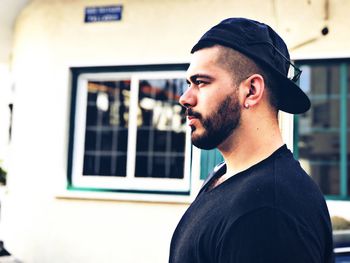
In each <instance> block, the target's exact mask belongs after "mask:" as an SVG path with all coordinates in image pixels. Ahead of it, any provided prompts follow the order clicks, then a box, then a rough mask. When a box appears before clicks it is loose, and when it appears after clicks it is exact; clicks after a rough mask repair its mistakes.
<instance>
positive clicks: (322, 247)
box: [169, 145, 333, 263]
mask: <svg viewBox="0 0 350 263" xmlns="http://www.w3.org/2000/svg"><path fill="white" fill-rule="evenodd" d="M225 171H226V166H225V165H222V166H221V168H220V169H219V170H218V171H216V172H214V176H213V177H212V179H211V180H210V181H209V182H207V183H206V184H205V185H204V186H203V188H202V189H201V191H200V193H199V194H198V196H197V198H196V199H195V201H194V202H193V203H192V204H191V206H190V207H189V208H188V210H187V211H186V213H185V214H184V215H183V217H182V219H181V220H180V222H179V224H178V226H177V228H176V230H175V232H174V235H173V238H172V241H171V247H170V258H169V262H170V263H272V262H273V263H277V262H278V263H325V262H327V263H329V262H333V259H332V258H333V257H332V254H333V253H332V251H333V244H332V227H331V223H330V218H329V213H328V209H327V206H326V203H325V200H324V198H323V195H322V194H321V192H320V190H319V188H318V187H317V185H316V184H315V183H314V182H313V181H312V179H311V178H310V177H309V176H308V175H307V174H306V173H305V172H304V170H303V169H302V168H301V167H300V165H299V162H297V161H296V160H295V159H294V157H293V155H292V153H291V152H290V151H289V150H288V149H287V147H286V146H285V145H284V146H282V147H281V148H279V149H278V150H277V151H276V152H274V153H273V154H272V155H271V156H269V157H268V158H266V159H265V160H263V161H261V162H259V163H258V164H256V165H254V166H252V167H250V168H248V169H247V170H245V171H243V172H240V173H238V174H236V175H234V176H232V177H230V178H228V179H227V180H226V181H224V182H223V183H221V184H220V185H218V186H217V187H215V188H212V189H210V188H209V185H210V184H211V182H212V180H213V179H215V178H217V177H219V176H220V175H222V174H224V173H225Z"/></svg>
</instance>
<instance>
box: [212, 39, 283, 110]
mask: <svg viewBox="0 0 350 263" xmlns="http://www.w3.org/2000/svg"><path fill="white" fill-rule="evenodd" d="M216 46H217V47H219V50H220V53H219V57H218V63H220V64H222V65H223V66H224V67H225V68H226V69H227V70H228V71H230V72H232V75H233V81H234V83H235V85H237V86H238V85H239V84H240V83H241V82H242V81H243V80H245V79H246V78H248V77H249V76H251V75H253V74H259V75H261V76H262V77H263V79H264V82H265V85H266V87H267V89H266V90H267V94H268V98H269V103H270V105H271V107H272V108H273V110H274V111H275V112H276V113H277V112H278V100H277V90H278V89H277V83H276V81H275V79H274V77H273V76H272V74H271V73H270V72H269V71H268V70H267V69H266V67H263V66H261V65H257V64H256V63H255V62H254V61H253V60H251V59H250V58H248V57H247V56H245V55H243V54H242V53H240V52H238V51H236V50H234V49H232V48H227V47H224V46H220V45H216Z"/></svg>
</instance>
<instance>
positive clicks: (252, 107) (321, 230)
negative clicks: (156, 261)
mask: <svg viewBox="0 0 350 263" xmlns="http://www.w3.org/2000/svg"><path fill="white" fill-rule="evenodd" d="M191 53H193V56H192V60H191V64H190V67H189V69H188V71H187V75H188V76H187V80H188V84H189V86H188V88H187V90H186V91H185V93H184V94H183V95H182V96H181V98H180V103H181V104H182V105H183V106H184V107H186V110H187V111H186V112H187V116H188V123H189V125H190V127H191V130H192V133H191V139H192V143H193V144H194V145H195V146H197V147H199V148H201V149H213V148H215V147H216V148H218V150H219V151H220V152H221V154H222V156H223V158H224V163H222V164H220V165H219V166H217V167H216V168H215V169H214V171H213V172H212V173H211V174H210V175H209V176H208V179H207V180H206V181H205V183H204V185H203V187H202V189H201V190H200V192H199V194H198V196H197V198H196V199H195V200H194V202H193V203H192V204H191V206H190V207H189V208H188V210H187V211H186V213H185V214H184V215H183V217H182V219H181V221H180V222H179V224H178V226H177V228H176V230H175V232H174V234H173V238H172V242H171V247H170V258H169V262H170V263H226V262H227V263H259V262H260V263H274V262H276V263H277V262H278V263H324V262H327V263H329V262H332V261H333V259H332V258H333V256H332V251H333V245H332V227H331V223H330V218H329V213H328V209H327V206H326V202H325V200H324V197H323V195H322V193H321V192H320V190H319V188H318V187H317V185H316V184H315V183H314V181H313V180H312V178H310V176H309V175H307V174H306V172H305V171H304V170H303V169H302V168H301V167H300V164H299V162H298V161H297V160H295V159H294V157H293V154H292V153H291V151H290V150H289V149H287V147H286V145H285V144H284V142H283V140H282V136H281V133H280V129H279V125H278V111H279V110H282V111H285V112H289V113H293V114H299V113H304V112H306V111H307V110H308V109H309V108H310V100H309V99H308V97H307V96H306V94H305V93H304V92H303V91H302V90H301V89H300V87H298V85H297V84H296V81H297V79H298V78H299V76H300V73H301V71H300V70H299V69H298V68H296V67H295V66H294V65H293V64H292V62H291V61H290V58H289V53H288V50H287V47H286V45H285V43H284V41H283V40H282V39H281V38H280V37H279V36H278V34H277V33H276V32H275V31H274V30H273V29H272V28H271V27H269V26H268V25H266V24H263V23H260V22H257V21H253V20H250V19H245V18H229V19H226V20H224V21H222V22H221V23H219V24H218V25H216V26H214V27H213V28H211V29H210V30H209V31H208V32H206V33H205V34H204V35H203V36H202V38H201V39H200V40H199V41H198V43H197V44H196V45H195V46H194V47H193V49H192V51H191ZM290 67H292V68H293V69H294V73H295V75H294V77H293V78H292V79H289V78H288V77H287V75H288V71H289V68H290Z"/></svg>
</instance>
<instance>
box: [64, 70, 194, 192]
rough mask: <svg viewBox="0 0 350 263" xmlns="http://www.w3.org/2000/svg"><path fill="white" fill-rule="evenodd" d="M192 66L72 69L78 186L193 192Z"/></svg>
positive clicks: (72, 164)
mask: <svg viewBox="0 0 350 263" xmlns="http://www.w3.org/2000/svg"><path fill="white" fill-rule="evenodd" d="M186 69H187V65H186V64H176V65H148V66H147V65H146V66H127V67H103V68H72V69H71V71H72V84H73V85H72V105H71V129H70V148H69V160H68V164H69V165H68V181H69V188H70V189H91V190H94V189H95V190H108V191H136V192H152V193H164V192H165V193H177V194H188V193H189V191H190V183H191V182H190V159H191V158H190V156H191V147H190V142H189V141H188V139H187V138H189V136H186V133H187V132H188V129H187V128H186V118H185V115H184V109H183V108H182V107H181V106H180V105H179V104H178V100H179V97H180V95H181V94H182V93H183V90H184V89H185V88H186V87H187V84H186V81H185V70H186Z"/></svg>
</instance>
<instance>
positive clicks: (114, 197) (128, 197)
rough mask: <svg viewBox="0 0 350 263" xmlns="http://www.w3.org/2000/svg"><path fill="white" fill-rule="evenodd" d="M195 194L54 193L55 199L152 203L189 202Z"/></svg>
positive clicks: (83, 191)
mask: <svg viewBox="0 0 350 263" xmlns="http://www.w3.org/2000/svg"><path fill="white" fill-rule="evenodd" d="M194 197H195V195H193V194H192V195H175V194H152V193H127V192H126V193H120V192H106V191H86V190H75V189H74V190H68V189H67V190H63V191H61V192H58V193H57V194H56V198H57V199H83V200H99V201H130V202H152V203H174V204H190V203H191V202H192V201H193V200H194Z"/></svg>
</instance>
